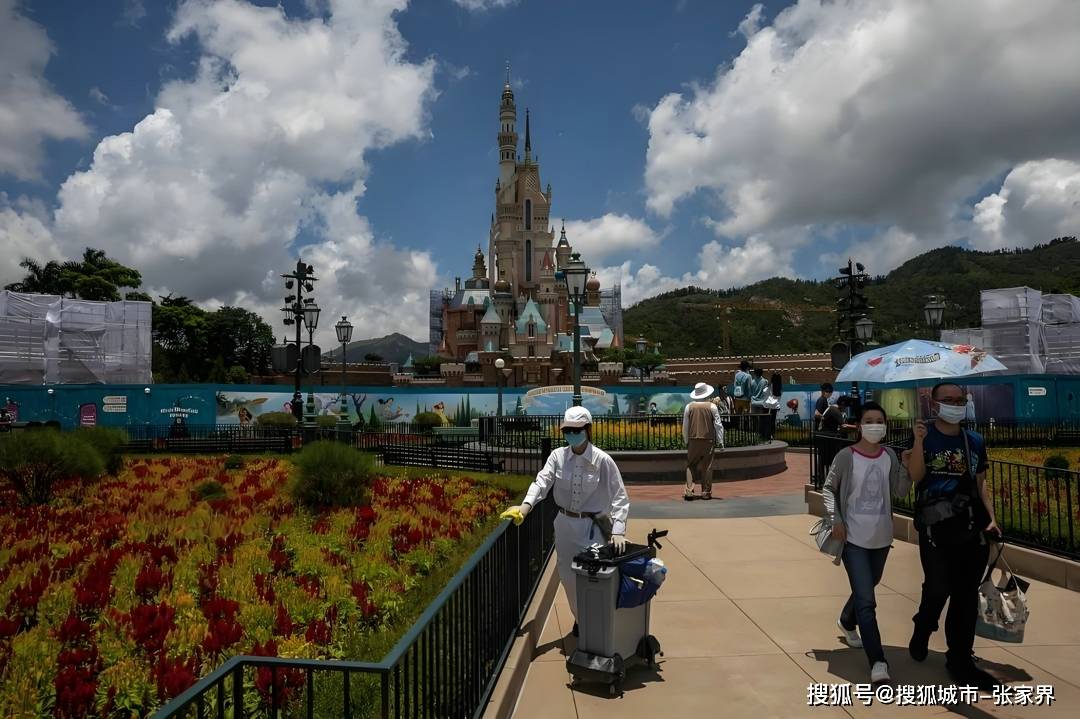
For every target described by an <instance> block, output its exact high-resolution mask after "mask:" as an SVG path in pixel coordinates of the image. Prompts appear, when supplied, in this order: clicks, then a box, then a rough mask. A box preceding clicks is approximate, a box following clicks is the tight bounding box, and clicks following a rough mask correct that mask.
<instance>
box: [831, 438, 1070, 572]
mask: <svg viewBox="0 0 1080 719" xmlns="http://www.w3.org/2000/svg"><path fill="white" fill-rule="evenodd" d="M851 444H853V440H850V439H846V438H841V437H835V436H829V435H822V434H817V435H815V444H814V445H813V448H812V449H811V462H810V468H811V469H810V472H811V482H812V484H813V485H814V487H816V488H817V489H819V490H820V489H821V487H822V485H823V484H824V482H825V477H826V475H827V473H828V468H829V466H830V465H831V464H832V459H833V457H835V456H836V453H837V452H839V451H840V450H841V449H843V448H844V447H847V446H850V445H851ZM889 446H890V447H892V448H893V450H894V451H896V453H897V456H899V455H900V453H901V452H903V451H904V450H905V449H906V448H907V447H909V446H910V441H908V442H904V441H900V442H897V441H895V440H894V441H892V442H890V443H889ZM986 484H987V489H988V490H989V492H990V496H991V498H992V502H993V505H994V517H995V519H996V520H997V523H998V526H999V527H1001V531H1002V532H1003V533H1004V535H1005V538H1006V539H1007V540H1008V541H1010V542H1013V543H1014V544H1019V545H1023V546H1027V547H1031V548H1033V549H1038V550H1040V551H1044V552H1050V553H1052V554H1059V555H1062V556H1065V557H1069V558H1071V559H1080V536H1078V535H1077V532H1078V530H1080V472H1073V471H1069V470H1062V469H1053V468H1048V467H1036V466H1033V465H1027V464H1017V463H1014V462H1003V461H1000V460H993V459H992V460H989V467H988V468H987V471H986ZM914 504H915V492H914V488H913V489H912V491H911V493H909V495H908V496H907V497H903V498H901V499H898V500H895V501H894V502H893V508H894V509H895V510H896V512H898V513H900V514H905V515H907V516H911V515H912V513H913V511H914Z"/></svg>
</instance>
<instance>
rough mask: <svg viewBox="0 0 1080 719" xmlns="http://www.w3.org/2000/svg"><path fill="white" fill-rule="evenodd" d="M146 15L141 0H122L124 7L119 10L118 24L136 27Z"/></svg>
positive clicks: (144, 6)
mask: <svg viewBox="0 0 1080 719" xmlns="http://www.w3.org/2000/svg"><path fill="white" fill-rule="evenodd" d="M145 17H146V5H145V4H144V3H143V0H124V9H123V10H122V11H121V12H120V24H121V25H127V26H129V27H138V26H139V23H141V22H142V21H143V18H145Z"/></svg>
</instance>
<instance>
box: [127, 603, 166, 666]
mask: <svg viewBox="0 0 1080 719" xmlns="http://www.w3.org/2000/svg"><path fill="white" fill-rule="evenodd" d="M175 618H176V610H175V609H173V608H172V607H170V606H169V605H168V604H166V603H165V602H162V603H161V604H158V605H146V604H140V605H139V606H137V607H135V608H134V609H132V610H131V613H130V614H129V615H128V621H129V622H130V623H131V630H130V631H131V638H132V639H134V640H135V643H136V644H138V645H139V646H140V647H141V648H142V649H144V650H145V651H146V653H147V654H150V655H152V656H153V655H157V654H159V653H160V652H161V649H162V647H163V646H164V645H165V637H166V636H167V635H168V634H169V632H171V631H172V630H173V629H174V628H175V627H176V622H175Z"/></svg>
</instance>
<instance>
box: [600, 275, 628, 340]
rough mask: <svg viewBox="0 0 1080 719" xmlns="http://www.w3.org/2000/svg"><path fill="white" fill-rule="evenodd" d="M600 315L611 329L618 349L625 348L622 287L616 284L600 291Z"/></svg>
mask: <svg viewBox="0 0 1080 719" xmlns="http://www.w3.org/2000/svg"><path fill="white" fill-rule="evenodd" d="M600 314H602V315H603V316H604V321H605V322H606V323H607V326H608V327H609V328H610V329H611V331H612V333H613V334H614V335H615V338H616V340H617V341H618V346H619V347H625V346H626V345H625V344H624V342H623V309H622V285H620V284H618V283H616V284H615V285H614V286H613V287H611V288H610V289H606V290H600Z"/></svg>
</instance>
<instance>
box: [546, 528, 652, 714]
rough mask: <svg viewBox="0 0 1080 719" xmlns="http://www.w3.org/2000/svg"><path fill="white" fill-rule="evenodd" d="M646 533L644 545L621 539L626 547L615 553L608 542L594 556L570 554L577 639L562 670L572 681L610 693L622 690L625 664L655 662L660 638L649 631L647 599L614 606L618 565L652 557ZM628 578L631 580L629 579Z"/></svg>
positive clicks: (617, 596) (613, 693)
mask: <svg viewBox="0 0 1080 719" xmlns="http://www.w3.org/2000/svg"><path fill="white" fill-rule="evenodd" d="M666 534H667V531H666V530H665V531H663V532H657V531H656V530H653V533H651V534H650V535H649V544H648V545H642V544H627V545H626V552H625V553H623V554H622V555H620V556H618V557H615V556H612V554H611V552H610V548H609V547H605V548H604V549H605V550H609V551H606V552H601V553H600V554H599V555H596V554H590V553H588V552H583V553H582V554H579V555H578V556H577V557H575V558H574V563H573V565H572V569H573V571H574V573H575V574H576V575H577V606H578V641H577V648H576V649H575V650H574V652H573V653H572V654H571V655H570V657H569V658H568V659H567V660H566V669H567V671H568V672H569V673H570V674H571V676H573V677H574V679H575V681H589V682H599V683H602V684H607V685H608V692H609V693H610V694H611V695H615V694H618V693H619V692H620V691H621V690H622V682H623V679H625V678H626V669H627V667H628V666H631V665H633V664H634V663H636V662H641V663H644V664H646V665H647V666H656V657H657V656H663V652H661V651H660V642H659V641H657V639H656V637H654V636H652V635H651V634H649V611H650V606H651V604H652V601H651V599H650V600H648V601H645V602H644V603H642V604H639V605H638V606H634V607H623V608H618V607H617V606H616V605H617V604H618V599H619V591H620V584H621V581H620V580H621V571H620V568H619V567H620V565H622V564H624V563H628V562H630V561H631V560H635V559H639V558H646V559H651V558H653V557H655V556H656V549H655V547H658V546H660V544H659V543H658V542H657V541H656V539H657V537H663V536H664V535H666ZM630 581H633V580H630Z"/></svg>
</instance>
